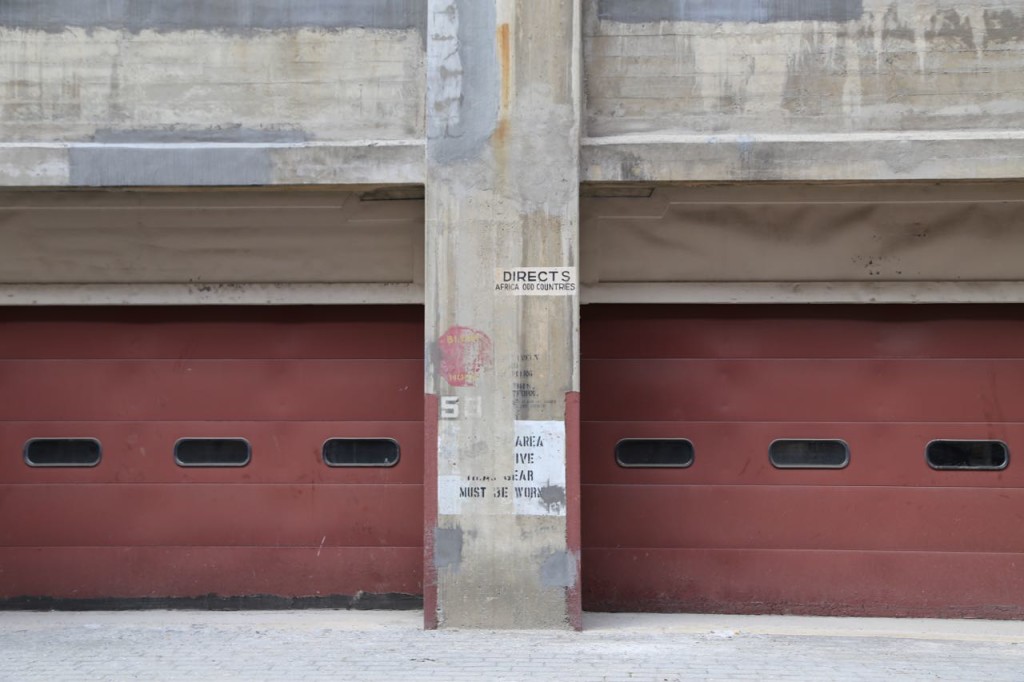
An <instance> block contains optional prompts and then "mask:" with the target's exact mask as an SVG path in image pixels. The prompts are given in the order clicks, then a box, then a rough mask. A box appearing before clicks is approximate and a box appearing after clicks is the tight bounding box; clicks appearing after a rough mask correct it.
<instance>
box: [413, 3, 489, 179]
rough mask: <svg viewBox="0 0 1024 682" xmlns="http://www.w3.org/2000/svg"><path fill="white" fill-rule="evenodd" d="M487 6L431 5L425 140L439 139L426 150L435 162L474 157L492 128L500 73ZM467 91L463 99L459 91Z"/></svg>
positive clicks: (484, 4) (462, 4)
mask: <svg viewBox="0 0 1024 682" xmlns="http://www.w3.org/2000/svg"><path fill="white" fill-rule="evenodd" d="M496 22H497V19H496V15H495V7H494V4H493V3H492V2H480V1H479V0H445V1H444V2H439V3H433V4H431V17H430V26H431V27H432V28H431V40H430V41H429V42H428V48H427V49H428V59H429V60H431V61H433V62H435V63H436V64H437V70H436V74H437V84H436V86H435V88H434V92H433V94H432V96H431V105H432V106H431V112H430V116H428V117H427V128H428V129H427V136H428V137H431V138H443V139H445V140H446V141H447V142H446V144H444V145H430V146H429V147H428V149H427V151H428V153H429V154H430V155H431V159H433V160H434V161H437V162H438V163H450V162H452V161H456V160H460V159H467V158H472V157H473V156H474V155H477V154H479V153H480V152H481V151H482V150H483V147H484V145H486V144H487V141H488V140H489V139H490V137H491V135H492V133H493V132H494V129H495V127H496V126H497V125H498V109H499V107H500V104H501V102H500V92H499V89H500V85H501V74H500V73H499V71H498V56H497V52H496V51H495V49H494V34H495V31H496V30H497V23H496ZM467 91H468V92H472V93H474V94H473V97H471V98H466V97H464V96H463V93H464V92H467Z"/></svg>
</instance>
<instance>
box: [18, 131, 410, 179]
mask: <svg viewBox="0 0 1024 682" xmlns="http://www.w3.org/2000/svg"><path fill="white" fill-rule="evenodd" d="M423 155H424V143H423V141H422V140H359V141H354V142H295V143H261V142H253V143H235V142H196V143H160V142H151V143H94V142H66V143H63V142H52V143H45V142H38V143H36V142H12V143H3V144H0V186H3V187H164V186H171V187H177V186H182V187H184V186H196V187H210V186H222V187H224V186H255V185H299V184H309V185H365V184H371V185H373V184H423V182H424V177H425V174H424V169H423Z"/></svg>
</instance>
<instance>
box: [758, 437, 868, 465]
mask: <svg viewBox="0 0 1024 682" xmlns="http://www.w3.org/2000/svg"><path fill="white" fill-rule="evenodd" d="M768 459H770V460H771V463H772V466H774V467H777V468H779V469H842V468H843V467H845V466H846V465H847V464H849V463H850V448H849V447H847V445H846V443H844V442H843V441H841V440H811V439H808V440H802V439H797V438H793V439H786V440H777V441H775V442H774V443H772V444H771V445H770V446H768Z"/></svg>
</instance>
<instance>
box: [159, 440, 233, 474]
mask: <svg viewBox="0 0 1024 682" xmlns="http://www.w3.org/2000/svg"><path fill="white" fill-rule="evenodd" d="M251 456H252V448H251V447H249V443H248V441H246V440H245V439H243V438H182V439H181V440H179V441H178V442H177V443H175V444H174V461H175V462H177V463H178V466H183V467H241V466H245V465H246V464H248V463H249V459H250V458H251Z"/></svg>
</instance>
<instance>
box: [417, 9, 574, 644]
mask: <svg viewBox="0 0 1024 682" xmlns="http://www.w3.org/2000/svg"><path fill="white" fill-rule="evenodd" d="M428 7H429V19H428V30H427V174H426V178H427V180H426V225H427V227H426V229H427V235H426V244H427V246H426V329H427V332H426V333H427V339H426V341H427V364H426V393H427V414H426V418H427V423H428V435H427V454H426V457H427V467H426V469H427V471H426V479H427V486H426V493H425V494H426V507H427V514H426V517H427V521H426V524H427V528H426V556H425V563H426V571H425V579H424V592H425V602H426V606H425V612H426V616H425V619H426V625H427V627H437V626H440V627H446V626H447V627H481V628H536V627H550V628H568V627H579V623H580V607H579V589H578V587H579V522H578V515H579V493H578V491H579V481H578V460H579V454H578V446H577V443H578V438H577V437H578V431H579V427H578V418H577V409H576V406H577V405H578V401H577V399H576V398H577V396H578V393H577V392H578V390H579V334H578V311H579V305H578V301H579V299H578V291H577V289H578V285H577V279H576V266H577V261H578V254H579V249H578V244H579V241H578V236H579V235H578V232H579V161H578V159H579V129H580V3H579V0H545V1H544V2H538V1H537V0H429V3H428ZM435 420H436V421H435ZM435 427H436V428H435Z"/></svg>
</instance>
